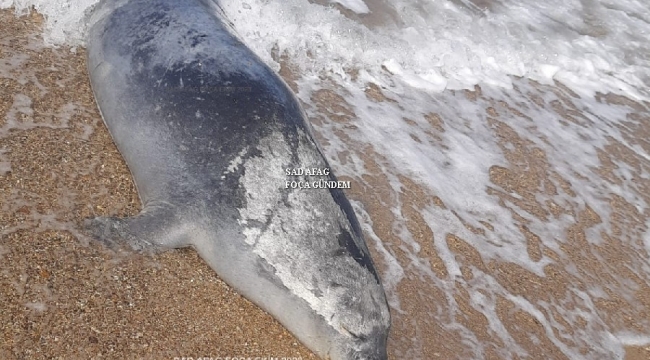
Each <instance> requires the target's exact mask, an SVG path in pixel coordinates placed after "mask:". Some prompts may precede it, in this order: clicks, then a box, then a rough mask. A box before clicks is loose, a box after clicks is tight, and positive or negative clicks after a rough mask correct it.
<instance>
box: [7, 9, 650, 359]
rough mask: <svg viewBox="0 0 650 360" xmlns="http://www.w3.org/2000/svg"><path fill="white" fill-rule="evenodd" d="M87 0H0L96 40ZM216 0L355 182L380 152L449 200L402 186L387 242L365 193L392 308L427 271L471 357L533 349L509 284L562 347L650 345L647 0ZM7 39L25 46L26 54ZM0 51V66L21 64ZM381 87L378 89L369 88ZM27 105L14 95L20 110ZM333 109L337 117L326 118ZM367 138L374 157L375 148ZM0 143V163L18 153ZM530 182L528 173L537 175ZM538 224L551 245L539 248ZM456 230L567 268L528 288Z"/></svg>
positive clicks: (509, 258)
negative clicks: (283, 79) (334, 102)
mask: <svg viewBox="0 0 650 360" xmlns="http://www.w3.org/2000/svg"><path fill="white" fill-rule="evenodd" d="M95 3H96V1H95V0H77V1H69V0H68V1H66V0H47V1H44V0H43V1H38V0H0V7H2V8H7V7H11V6H13V7H15V11H16V13H17V15H20V14H25V13H26V12H28V11H30V9H35V10H36V11H38V12H39V13H41V14H43V15H44V16H45V19H46V23H45V31H44V33H43V38H44V40H45V43H46V44H47V45H48V46H60V45H70V46H73V47H74V46H83V45H84V36H85V32H86V28H87V20H88V15H89V11H90V10H91V9H92V6H93V5H94V4H95ZM219 5H220V7H221V8H222V9H223V11H224V12H225V13H226V14H227V16H228V18H229V19H230V20H231V21H232V24H233V26H234V29H235V30H236V32H237V33H238V35H239V36H240V37H241V38H242V39H243V40H244V41H245V42H246V44H247V45H248V46H249V47H250V48H251V49H252V50H253V51H255V52H256V53H257V54H258V56H260V57H261V58H262V59H263V60H264V61H265V62H266V63H267V64H268V65H269V66H271V67H272V68H274V69H275V70H278V71H279V70H280V69H281V66H283V64H281V63H282V61H285V62H286V63H288V64H290V66H291V69H292V74H293V75H292V76H293V77H294V79H293V80H294V84H295V90H296V91H297V95H298V97H299V99H300V100H301V101H302V102H303V106H304V108H305V110H306V111H307V113H308V114H309V115H310V118H312V119H317V118H319V117H320V118H321V119H322V120H321V121H315V122H314V123H313V126H314V128H315V130H316V132H317V133H318V134H319V138H321V139H325V142H324V143H322V144H321V145H322V147H323V151H324V152H325V155H326V157H327V158H328V159H329V160H330V162H331V163H332V166H333V167H334V169H335V171H336V174H337V175H339V176H342V177H345V178H348V179H353V187H354V182H356V183H357V184H358V186H372V183H371V182H368V181H365V180H364V179H365V177H364V175H372V174H373V170H372V169H371V167H373V166H374V167H377V168H378V169H379V171H380V172H381V174H383V176H384V177H385V179H386V180H385V182H386V184H387V186H388V187H389V191H388V193H389V194H404V193H406V192H407V191H408V190H409V186H410V185H409V184H406V183H405V182H404V179H410V181H412V182H413V183H414V184H417V185H416V186H417V187H418V188H421V189H424V190H422V191H424V193H426V194H430V195H432V197H433V195H435V197H437V199H439V200H440V202H441V203H442V204H444V206H438V205H436V204H434V202H426V203H425V204H424V205H421V206H419V207H418V209H417V211H418V213H419V216H420V218H421V221H423V222H424V223H425V224H426V226H427V227H428V228H429V229H430V230H431V232H432V233H433V236H432V237H425V239H424V240H422V239H420V240H417V236H416V234H415V233H414V232H413V230H412V228H410V227H409V226H407V223H408V219H407V217H408V215H407V214H406V213H405V209H406V208H407V207H408V206H407V205H406V204H405V203H404V201H405V200H404V199H405V198H404V197H403V196H400V195H396V196H393V197H392V198H391V199H388V200H386V202H385V204H386V205H387V206H388V207H389V208H390V209H389V210H390V211H389V213H390V223H389V224H388V225H387V226H388V227H389V228H390V233H392V234H393V235H395V236H396V237H397V238H398V241H389V240H388V239H387V237H386V234H385V233H384V234H380V233H379V232H376V231H374V229H375V227H374V226H373V225H375V224H376V222H377V221H378V220H376V219H374V218H373V217H372V216H371V215H372V214H369V213H368V212H367V209H366V208H365V206H364V204H363V203H361V202H360V201H354V205H355V210H356V211H357V214H358V215H359V218H360V220H361V222H362V225H363V227H364V230H365V231H366V234H367V236H368V238H367V241H369V242H372V246H373V247H374V248H376V249H378V250H377V253H378V254H380V256H382V259H378V262H380V263H382V264H383V265H384V266H383V268H384V270H383V273H382V278H383V279H384V285H385V287H386V289H387V292H388V295H389V299H390V303H391V307H392V308H393V313H394V314H397V316H396V317H395V316H394V318H396V319H397V320H396V321H402V322H405V321H407V320H405V319H409V313H408V311H406V310H404V306H403V301H404V299H405V298H406V297H407V295H406V294H404V293H403V292H400V291H398V288H399V287H400V283H401V282H403V281H405V279H407V278H408V277H409V276H415V277H417V278H418V279H419V281H423V282H427V283H428V284H429V285H431V286H433V287H435V288H437V289H440V290H441V291H442V292H443V293H444V294H446V295H445V296H444V297H443V299H444V300H443V301H442V302H440V303H436V304H433V305H432V306H431V309H435V310H433V311H430V312H429V313H428V314H427V316H428V317H429V319H428V320H430V321H433V322H436V323H437V324H439V326H440V327H441V328H442V329H443V331H448V332H449V333H453V334H455V336H458V337H460V340H459V342H460V343H462V344H463V346H464V348H465V351H466V353H465V354H470V357H472V358H484V357H485V356H486V354H487V353H488V348H491V349H492V350H490V351H492V353H493V354H497V356H499V357H500V358H513V357H515V356H519V357H526V356H539V354H531V353H530V350H529V349H530V346H525V344H523V343H522V341H521V340H520V338H519V337H518V336H517V334H515V333H514V332H513V328H512V327H510V326H507V324H506V322H505V321H504V318H503V315H501V316H500V314H499V311H502V310H499V309H502V308H503V306H501V305H500V304H501V303H502V302H503V301H507V302H508V303H509V304H512V309H511V310H510V312H511V314H515V313H516V312H521V313H525V314H526V316H527V317H528V318H530V319H534V321H535V322H536V323H537V324H538V325H539V326H540V327H541V329H543V330H542V331H541V333H540V334H537V335H531V339H532V340H531V341H532V342H533V343H542V342H543V339H541V338H545V341H548V342H549V344H552V345H550V346H552V347H554V348H555V349H557V351H559V352H560V353H562V354H563V355H564V356H566V357H568V358H570V359H577V358H590V359H597V358H598V359H600V358H602V359H613V358H623V356H624V346H626V345H636V346H646V345H648V344H650V336H648V334H649V333H650V317H649V316H648V314H647V313H643V311H644V305H643V303H642V301H640V300H639V299H637V298H636V296H637V291H638V290H639V288H640V286H641V285H642V286H645V287H646V288H647V287H648V286H650V234H649V232H648V226H649V225H650V220H649V218H648V215H650V209H649V208H648V205H649V204H648V202H647V201H648V200H647V199H648V198H647V197H645V195H646V194H647V192H648V190H650V187H648V181H649V180H650V175H649V171H648V170H649V169H650V152H649V151H650V146H648V144H647V143H646V142H645V139H644V138H639V136H641V135H640V133H638V131H640V130H638V129H641V128H643V126H642V124H641V122H643V121H648V116H647V115H645V118H644V115H643V114H644V113H645V114H647V112H648V109H649V104H648V103H647V102H645V103H644V101H647V100H649V99H650V93H649V92H648V85H650V42H648V41H647V39H648V37H649V36H650V5H648V4H647V3H646V2H645V1H641V0H620V1H609V0H607V1H586V0H563V1H556V0H549V1H542V2H540V1H532V0H513V1H499V0H453V1H449V0H410V1H400V0H372V1H371V0H365V1H364V0H330V1H327V0H318V1H316V0H312V1H308V0H282V1H271V0H244V1H239V0H221V1H219ZM15 57H17V58H16V59H15V61H18V62H19V61H20V59H19V57H20V54H15ZM281 59H284V60H281ZM1 64H2V66H0V74H1V73H2V71H3V67H4V69H5V70H6V68H7V67H10V66H12V65H11V62H6V61H5V62H4V63H1ZM14 65H15V64H14ZM284 65H286V64H284ZM373 89H374V90H379V91H380V92H381V94H382V95H381V97H380V98H382V100H377V99H372V98H371V97H369V96H368V93H369V91H370V90H373ZM471 93H474V94H477V93H478V94H479V95H478V96H472V95H470V94H471ZM319 94H320V95H322V94H334V95H335V96H337V98H339V99H342V103H343V105H342V107H335V106H331V105H323V103H322V102H321V101H320V100H319V96H320V95H319ZM606 94H610V95H609V97H607V96H606ZM391 100H394V101H391ZM29 104H30V103H29V99H28V98H24V96H21V95H17V97H16V104H15V105H16V107H17V108H21V109H22V108H29ZM630 104H633V105H630ZM634 104H637V105H634ZM643 104H645V105H643ZM323 106H325V107H326V109H325V110H326V111H323ZM327 106H330V108H327ZM486 109H489V110H488V111H486ZM17 111H18V110H17ZM22 111H29V110H24V109H23V110H22ZM323 113H326V114H330V115H331V117H332V118H336V117H337V116H338V117H343V118H345V121H332V120H331V119H327V117H325V118H324V119H323ZM349 114H352V115H349ZM432 114H435V115H432ZM432 119H433V120H432ZM635 135H636V137H635ZM368 152H369V153H371V154H373V155H372V157H373V158H374V160H373V161H370V160H368V159H367V158H366V157H364V156H363V154H364V153H365V154H367V153H368ZM522 154H523V155H522ZM1 155H2V154H1V153H0V171H2V169H3V168H7V167H9V166H10V164H7V163H6V162H3V161H2V157H1ZM513 168H517V169H519V170H518V171H519V174H520V177H519V182H516V181H514V182H513V181H510V182H508V181H500V180H499V179H500V178H499V174H500V173H506V174H507V173H508V171H510V172H513V171H514V170H512V169H513ZM509 169H510V170H509ZM529 176H530V177H529ZM531 179H533V180H531ZM535 179H537V180H535ZM539 179H542V180H539ZM526 181H533V182H534V184H532V185H530V184H529V185H530V186H532V187H530V186H529V185H526ZM535 181H537V182H536V183H535ZM526 186H528V188H529V189H530V188H532V189H534V190H535V191H532V192H530V193H527V192H526V191H525V188H526ZM531 203H532V204H535V206H533V207H532V208H531V207H530V206H528V205H527V204H531ZM616 204H623V205H621V206H619V205H616ZM621 208H626V209H627V210H626V211H625V212H621V210H620V209H621ZM593 214H595V215H593ZM588 216H593V217H594V218H597V219H598V220H597V221H593V222H592V223H591V225H590V226H588V227H587V228H586V229H584V231H583V233H582V234H583V237H580V236H581V235H580V232H579V231H578V233H579V235H577V237H575V236H573V235H572V234H573V232H572V231H573V230H574V228H573V225H574V224H575V223H576V222H578V221H582V220H584V218H585V217H588ZM635 216H636V218H635V219H631V218H632V217H635ZM522 227H525V229H526V230H522ZM527 233H532V234H535V235H536V236H537V238H538V241H539V246H540V247H541V248H544V249H547V251H540V252H537V253H535V252H534V251H533V252H532V253H531V251H530V246H529V243H528V241H527ZM449 234H453V235H454V236H455V237H458V238H461V239H463V241H464V242H466V243H467V244H469V246H471V248H472V249H473V250H472V251H475V252H477V253H478V254H479V255H480V259H481V261H482V262H483V263H485V264H499V263H500V264H506V263H507V264H514V265H516V266H517V268H518V269H524V270H525V271H526V272H527V273H530V274H533V278H535V277H536V278H538V279H548V278H549V277H551V273H550V270H549V269H552V268H554V267H555V268H559V269H561V271H562V272H564V273H566V274H567V276H566V278H568V279H569V280H568V281H567V284H566V287H565V288H564V289H563V290H562V291H561V292H560V294H558V295H555V294H554V293H553V291H552V290H551V289H545V290H547V291H548V292H549V294H551V295H550V296H533V295H529V294H526V293H525V292H524V293H520V292H518V291H516V290H513V288H512V287H511V286H509V285H508V284H507V283H504V281H503V278H501V277H499V275H498V274H497V273H498V272H499V271H501V270H493V269H492V268H490V269H486V268H484V267H481V266H470V268H471V272H472V276H469V277H468V276H465V274H464V273H463V271H464V270H463V266H466V264H465V265H463V264H462V263H461V260H460V259H459V257H458V256H457V253H456V252H455V251H454V250H453V249H452V248H451V246H450V243H451V242H450V240H448V237H447V236H448V235H449ZM578 238H580V239H583V240H584V244H583V245H582V247H581V248H580V249H579V251H577V252H581V253H582V254H581V255H575V254H572V253H571V251H573V252H574V253H575V252H576V249H575V243H576V242H577V241H578V240H576V239H578ZM446 239H447V240H446ZM612 239H614V240H612ZM423 241H425V242H428V244H424V243H423ZM612 241H614V242H615V243H617V244H619V245H620V246H621V247H624V248H625V249H627V251H626V252H625V253H626V254H628V255H629V254H631V255H629V256H628V257H626V258H625V262H624V263H612V262H611V258H609V257H608V256H609V255H608V252H607V251H606V250H603V249H606V244H608V243H611V242H612ZM425 245H427V246H432V247H433V249H435V252H436V254H437V257H438V258H439V259H440V261H441V262H442V264H443V266H444V269H445V270H444V276H440V275H439V274H437V273H435V272H434V271H432V268H431V264H430V262H429V261H428V260H427V259H426V258H425V256H424V255H423V252H422V248H423V246H425ZM397 248H399V253H400V254H399V255H398V254H397V251H396V249H397ZM570 249H573V250H570ZM579 259H588V260H589V261H590V262H584V263H583V262H582V261H580V260H579ZM497 268H498V269H501V268H499V267H498V266H497ZM594 269H596V270H594ZM621 269H623V270H621ZM533 282H534V281H533ZM640 284H641V285H640ZM461 291H462V292H463V293H466V294H467V297H468V304H469V306H471V308H472V309H473V311H475V312H478V313H479V314H481V315H482V316H483V317H484V319H485V321H486V323H487V327H486V328H487V332H488V334H489V336H488V338H487V339H486V337H482V336H479V334H477V333H476V331H474V330H473V329H472V328H470V327H469V326H467V324H466V323H464V322H462V321H460V320H459V319H460V318H461V317H462V316H463V310H462V309H461V306H460V305H459V301H458V299H457V297H456V295H457V294H458V293H459V292H461ZM612 294H615V295H616V296H617V297H619V298H621V299H623V302H624V303H625V307H626V309H627V311H628V313H629V315H631V316H635V314H636V317H637V318H636V319H635V326H634V327H629V326H627V327H626V326H624V325H621V324H619V323H617V322H616V320H611V319H609V318H607V316H605V315H604V314H603V311H602V309H600V308H599V307H598V304H599V301H607V300H612V299H613V295H612ZM421 298H424V299H427V295H426V294H424V295H423V296H422V297H421ZM430 301H431V302H434V301H440V299H434V297H431V299H430ZM646 301H647V300H646ZM513 316H514V315H513ZM428 320H427V321H428ZM425 336H428V335H425V334H421V333H418V332H417V331H416V332H415V338H408V337H406V336H401V335H399V334H393V335H392V338H391V339H394V340H392V341H394V343H395V344H397V345H396V347H398V348H399V350H397V351H396V355H398V356H409V357H412V358H419V359H429V358H432V355H431V354H427V353H425V351H424V350H421V349H420V350H419V348H418V344H419V343H420V342H421V340H418V339H417V338H418V337H425ZM429 341H431V339H429ZM495 344H496V345H495Z"/></svg>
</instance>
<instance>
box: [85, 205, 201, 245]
mask: <svg viewBox="0 0 650 360" xmlns="http://www.w3.org/2000/svg"><path fill="white" fill-rule="evenodd" d="M183 223H185V224H186V223H187V222H182V221H181V220H180V219H178V218H177V216H176V214H175V212H174V211H172V210H170V209H168V208H154V209H150V208H147V207H145V209H144V210H143V211H142V212H140V214H138V215H136V216H133V217H127V218H119V217H104V216H99V217H96V218H93V219H86V220H84V228H85V229H86V231H87V232H89V233H90V234H92V235H93V236H94V237H95V238H96V239H97V240H99V241H101V242H103V243H104V244H105V245H106V246H107V247H109V248H115V247H118V246H119V245H121V244H126V245H129V246H130V247H131V248H132V249H133V250H136V251H154V252H155V251H162V250H166V249H172V248H179V247H185V246H189V245H190V242H189V234H188V233H187V231H184V229H187V226H183V225H182V224H183Z"/></svg>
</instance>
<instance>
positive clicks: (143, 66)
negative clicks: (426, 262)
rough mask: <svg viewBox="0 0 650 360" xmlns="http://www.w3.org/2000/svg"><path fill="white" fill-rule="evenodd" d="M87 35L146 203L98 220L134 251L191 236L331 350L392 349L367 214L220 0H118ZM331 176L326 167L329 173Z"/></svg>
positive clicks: (236, 282)
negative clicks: (363, 220)
mask: <svg viewBox="0 0 650 360" xmlns="http://www.w3.org/2000/svg"><path fill="white" fill-rule="evenodd" d="M90 24H91V27H90V33H89V37H88V41H87V48H88V69H89V73H90V79H91V84H92V88H93V92H94V94H95V98H96V100H97V103H98V105H99V108H100V110H101V113H102V117H103V119H104V122H105V124H106V126H107V127H108V129H109V131H110V133H111V135H112V137H113V140H114V141H115V143H116V145H117V147H118V149H119V150H120V152H121V154H122V155H123V156H124V158H125V160H126V162H127V164H128V166H129V169H130V170H131V173H132V175H133V178H134V180H135V183H136V186H137V189H138V193H139V196H140V198H141V200H142V203H143V205H144V209H143V210H142V212H141V213H140V214H139V215H137V216H135V217H131V218H95V219H92V220H88V221H86V226H87V228H88V229H89V230H90V231H91V232H92V233H93V234H94V235H95V236H96V237H98V238H99V239H101V240H104V241H106V242H114V241H118V240H119V241H124V242H126V243H128V244H129V245H130V246H131V247H133V248H135V249H147V248H156V249H164V248H177V247H183V246H193V247H194V248H196V250H197V251H198V253H199V254H200V256H201V257H202V258H203V259H204V260H205V261H206V262H207V263H208V264H209V265H210V266H211V267H212V268H213V269H214V270H215V271H216V272H217V274H218V275H219V276H220V277H221V278H222V279H223V280H224V281H226V282H227V283H228V284H230V285H231V286H232V287H233V288H235V289H236V290H237V291H239V292H240V293H241V294H242V295H244V296H245V297H247V298H248V299H250V300H251V301H253V302H254V303H255V304H257V305H258V306H260V307H261V308H263V309H264V310H266V311H267V312H269V313H270V314H272V315H273V316H274V317H275V318H276V319H278V320H279V321H280V322H281V323H282V324H283V325H284V326H285V327H286V328H287V329H289V330H290V331H291V332H292V333H293V334H295V336H296V337H297V338H299V339H300V340H301V341H302V342H303V343H304V344H305V345H306V346H307V347H309V348H310V349H311V350H313V351H314V352H315V353H317V354H318V355H319V356H321V357H323V358H329V359H346V360H350V359H368V360H379V359H386V358H387V355H386V337H387V333H388V328H389V322H390V320H389V311H388V306H387V303H386V297H385V294H384V291H383V288H382V286H381V283H380V281H379V278H378V276H377V273H376V271H375V268H374V266H373V264H372V261H371V259H370V255H369V252H368V249H367V247H366V244H365V243H364V240H363V237H362V233H361V229H360V227H359V223H358V221H357V219H356V217H355V215H354V212H353V210H352V208H351V206H350V204H349V202H348V200H347V199H346V198H345V196H344V194H343V192H342V191H341V190H340V189H336V188H322V187H312V188H304V187H292V186H287V181H288V180H289V181H295V182H302V183H304V184H309V183H312V184H316V183H315V182H312V181H319V184H333V183H336V178H335V177H334V175H332V174H331V173H329V171H327V172H325V171H322V172H321V176H320V177H318V178H316V179H315V178H314V177H313V176H309V175H305V174H304V173H303V174H302V175H300V174H296V175H294V176H291V177H290V178H288V177H287V175H286V171H287V169H305V168H309V169H329V165H328V163H327V161H326V159H325V158H324V157H323V155H322V153H321V152H320V151H319V149H318V147H317V145H316V143H315V142H314V140H313V138H312V136H311V133H310V130H309V126H308V124H307V122H306V119H305V116H304V113H303V111H302V110H301V108H300V106H299V104H298V102H297V100H296V98H295V97H294V95H293V94H292V92H291V91H290V90H289V88H288V87H287V85H286V84H285V83H284V82H283V81H282V80H281V79H280V78H279V76H278V75H277V74H275V73H274V72H273V71H272V70H271V69H270V68H269V67H267V66H266V65H265V64H264V63H263V62H262V61H261V60H260V59H259V58H258V57H257V56H256V55H255V54H253V53H252V52H251V51H250V50H249V49H248V48H247V47H246V46H245V45H244V44H243V43H242V42H241V41H240V40H239V39H238V38H237V36H235V35H234V32H233V30H232V28H231V27H230V26H229V25H228V22H227V20H225V18H224V16H223V14H222V12H220V11H219V9H218V6H217V5H216V4H215V3H214V2H213V1H211V0H112V1H110V0H107V1H103V2H102V3H101V4H100V5H98V6H97V8H96V9H95V10H94V12H93V15H92V17H91V23H90ZM325 174H326V175H325Z"/></svg>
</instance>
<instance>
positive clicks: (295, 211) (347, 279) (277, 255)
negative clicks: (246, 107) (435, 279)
mask: <svg viewBox="0 0 650 360" xmlns="http://www.w3.org/2000/svg"><path fill="white" fill-rule="evenodd" d="M298 133H299V136H298V138H299V145H298V148H297V151H296V153H297V154H298V157H299V159H300V164H301V165H304V166H310V167H326V164H325V162H324V160H323V158H322V157H321V156H320V155H319V154H318V153H316V152H315V150H314V149H315V147H313V146H307V145H306V141H307V140H306V138H307V137H306V135H305V134H304V133H303V132H301V131H299V132H298ZM257 148H258V150H259V151H260V152H261V154H262V155H261V156H258V157H251V158H249V159H248V160H247V161H246V162H245V163H244V169H245V174H244V175H243V176H242V177H241V178H240V185H241V187H242V188H243V189H245V191H246V207H244V208H241V209H238V210H239V214H240V216H241V220H240V225H241V226H242V232H243V234H244V235H245V237H246V239H245V241H246V243H247V244H249V245H251V247H252V250H253V252H254V253H255V254H257V255H258V256H260V257H261V258H263V259H264V260H265V261H266V262H267V263H268V264H270V265H271V266H272V267H273V269H274V270H275V275H276V276H277V277H278V278H279V279H280V281H281V282H282V283H283V285H284V286H286V287H287V288H288V289H289V290H291V291H292V292H293V293H294V294H295V295H296V296H298V297H300V298H301V299H303V300H305V301H306V302H307V303H308V304H309V306H310V307H311V308H312V309H313V310H314V311H315V312H316V313H317V314H319V315H321V316H322V317H323V318H324V319H325V321H326V322H327V323H328V324H329V325H330V326H331V327H332V328H334V329H336V331H338V332H339V333H342V334H344V335H346V336H351V335H350V334H367V333H369V332H370V331H371V328H370V325H369V324H368V322H367V321H364V319H363V316H362V313H363V312H359V311H353V310H351V309H350V305H349V302H352V303H355V304H356V303H358V304H359V307H360V308H364V309H365V308H368V309H370V308H373V307H375V305H374V301H375V299H381V298H382V294H380V293H376V292H378V289H381V288H380V287H364V288H362V287H360V286H358V285H356V284H368V283H375V282H376V280H375V279H374V278H373V276H372V274H371V273H370V272H368V271H366V269H364V268H363V267H362V266H361V265H359V264H358V263H357V262H356V261H355V260H354V259H353V258H352V257H350V256H337V255H336V253H337V251H340V248H339V244H337V243H336V242H334V243H333V242H331V241H325V239H331V238H332V237H333V236H334V237H336V235H337V234H338V235H339V236H342V232H344V231H346V232H348V233H349V234H352V233H353V231H352V229H351V228H350V225H349V222H348V221H347V218H346V215H345V214H344V213H343V211H342V210H341V208H340V207H339V205H338V204H337V203H336V202H335V201H334V199H333V198H332V196H331V194H330V192H329V190H327V189H302V190H301V189H285V181H286V177H285V174H284V171H283V169H284V168H286V167H287V166H288V164H290V163H291V151H290V148H289V146H288V145H287V143H286V141H285V140H284V138H283V136H282V134H281V133H279V132H273V133H272V134H271V135H269V136H267V137H266V138H263V139H262V140H261V141H260V143H259V145H258V147H257ZM301 180H305V179H301ZM357 290H358V292H357ZM383 315H385V316H386V317H385V318H388V315H387V314H383Z"/></svg>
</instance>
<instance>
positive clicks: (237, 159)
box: [226, 147, 248, 174]
mask: <svg viewBox="0 0 650 360" xmlns="http://www.w3.org/2000/svg"><path fill="white" fill-rule="evenodd" d="M247 152H248V147H245V148H244V149H243V150H242V151H240V152H239V154H237V156H236V157H235V158H234V159H233V160H232V161H231V162H230V164H228V168H226V174H228V173H231V172H233V171H235V170H237V168H238V167H239V165H241V164H242V162H243V158H244V156H245V155H246V153H247Z"/></svg>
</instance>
